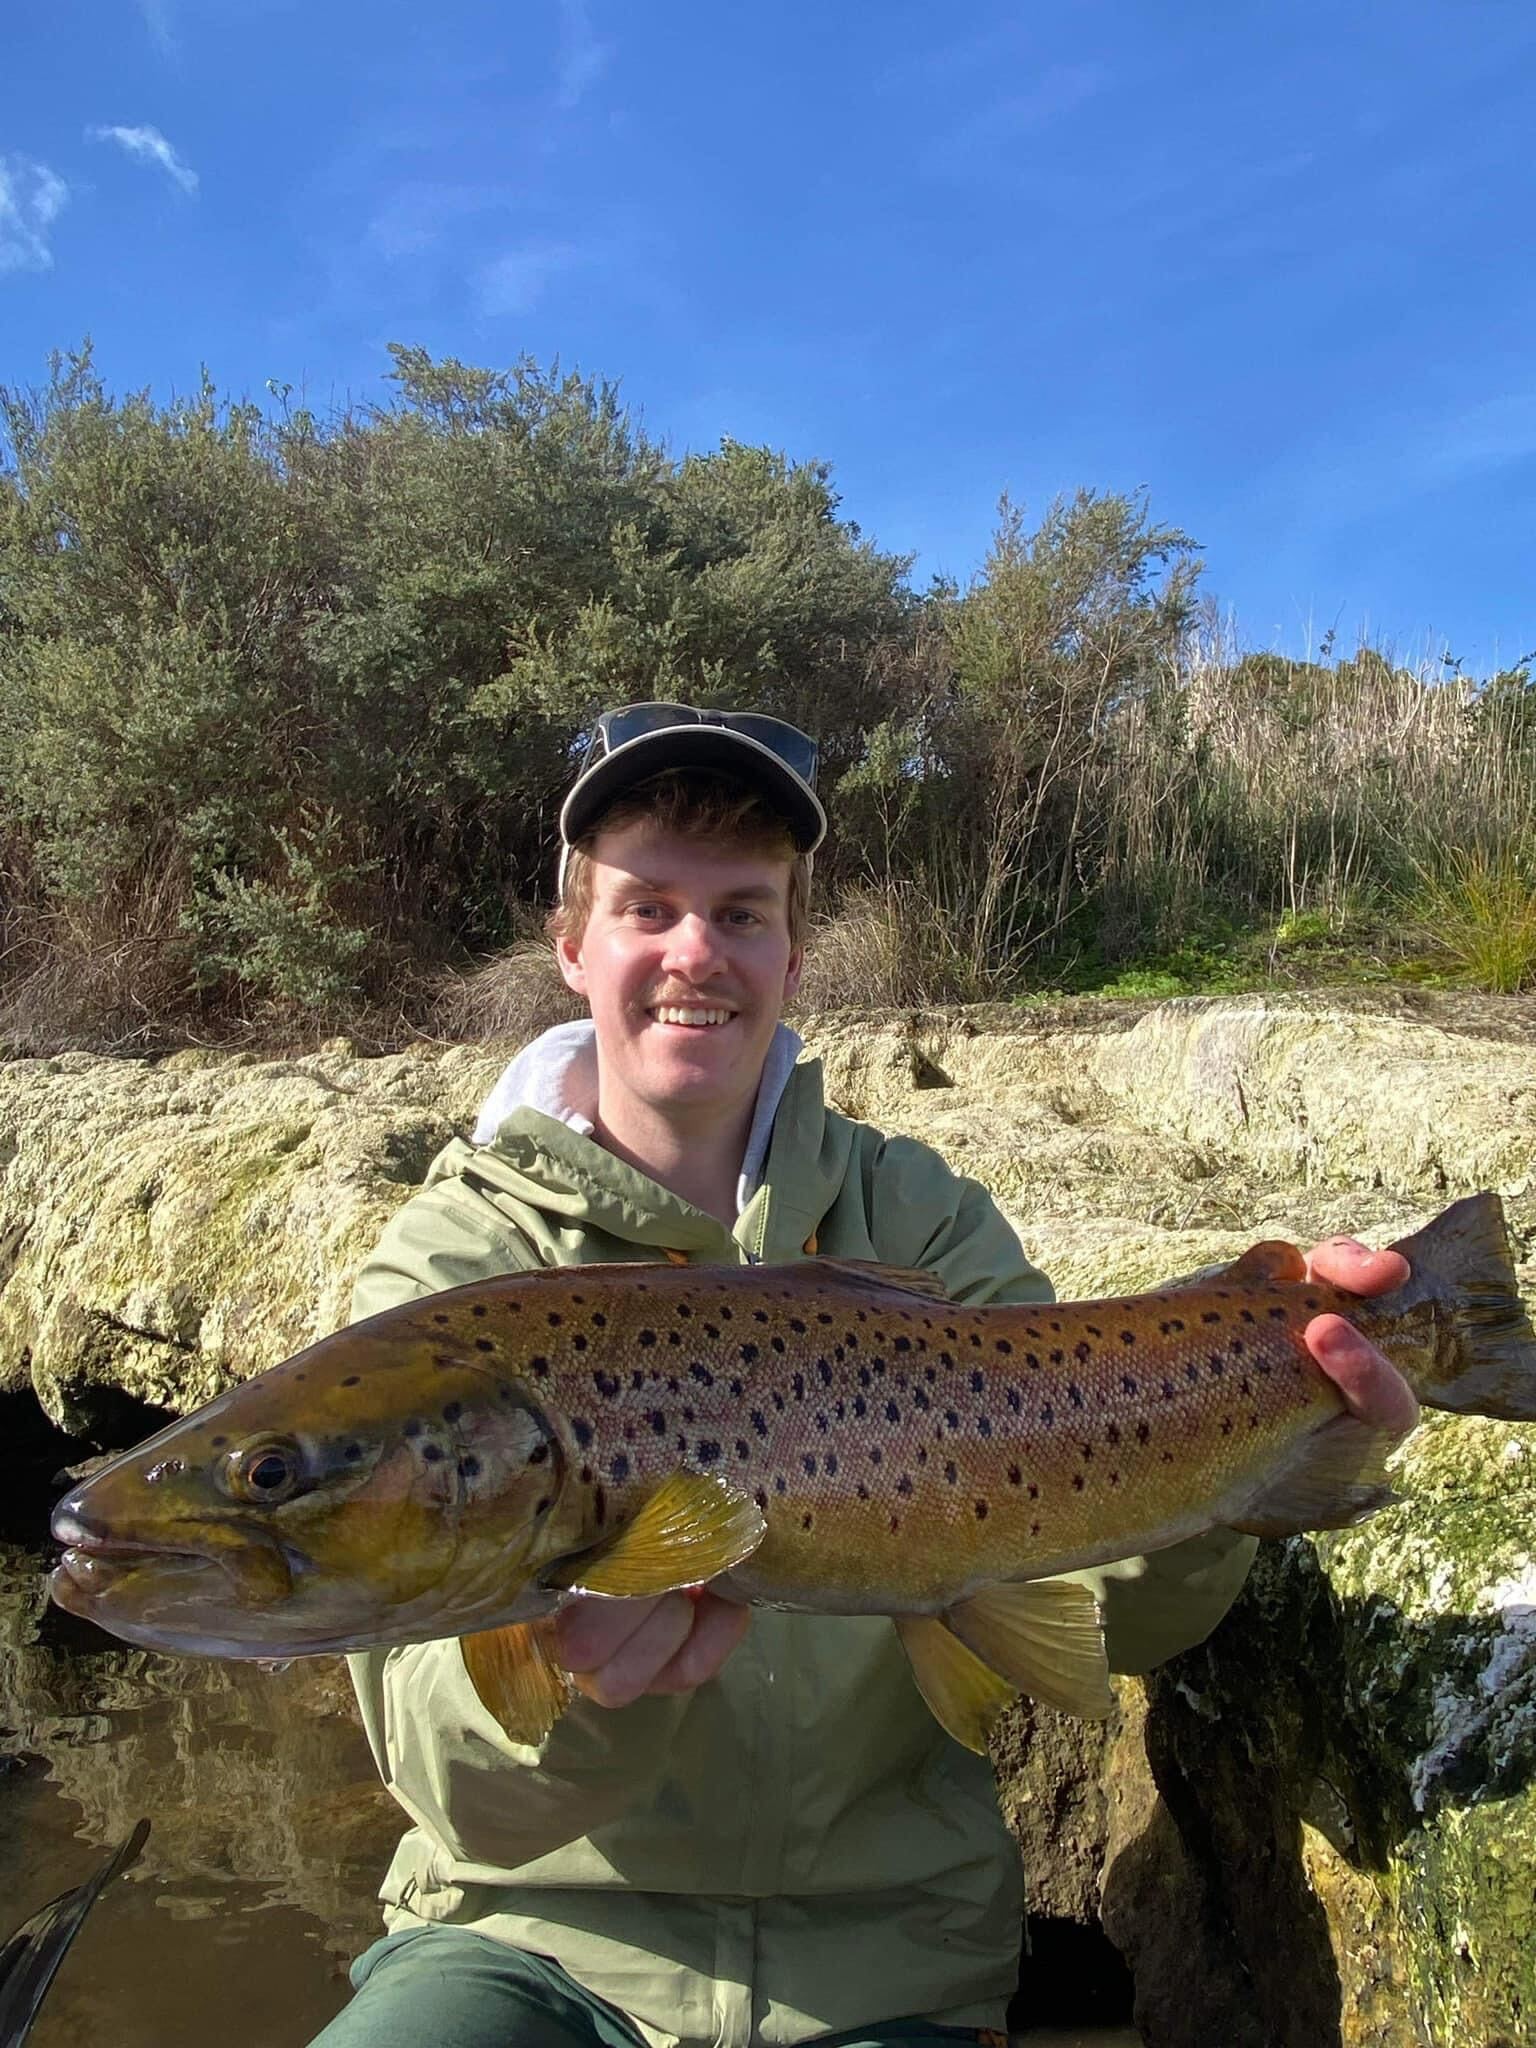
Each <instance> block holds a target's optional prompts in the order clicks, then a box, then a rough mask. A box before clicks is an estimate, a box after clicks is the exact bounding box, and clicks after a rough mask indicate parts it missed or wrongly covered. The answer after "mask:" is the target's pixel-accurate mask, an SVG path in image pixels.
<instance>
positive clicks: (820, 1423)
mask: <svg viewBox="0 0 1536 2048" xmlns="http://www.w3.org/2000/svg"><path fill="white" fill-rule="evenodd" d="M816 1427H817V1428H818V1429H819V1430H820V1431H821V1433H822V1435H823V1436H825V1435H826V1433H827V1427H828V1424H827V1411H826V1410H825V1409H824V1408H818V1409H817V1411H816Z"/></svg>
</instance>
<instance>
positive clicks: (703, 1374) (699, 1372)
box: [688, 1359, 715, 1387]
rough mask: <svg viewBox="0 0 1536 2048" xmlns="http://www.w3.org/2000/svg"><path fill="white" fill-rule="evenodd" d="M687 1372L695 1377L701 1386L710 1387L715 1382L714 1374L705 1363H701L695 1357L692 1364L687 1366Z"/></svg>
mask: <svg viewBox="0 0 1536 2048" xmlns="http://www.w3.org/2000/svg"><path fill="white" fill-rule="evenodd" d="M688 1372H689V1376H690V1377H691V1378H693V1379H696V1380H697V1381H698V1383H699V1385H700V1386H701V1387H712V1386H713V1385H714V1384H715V1376H714V1374H713V1373H712V1372H711V1371H710V1369H709V1367H708V1366H707V1365H701V1364H700V1362H699V1361H698V1359H695V1360H694V1361H693V1364H692V1365H690V1366H689V1368H688Z"/></svg>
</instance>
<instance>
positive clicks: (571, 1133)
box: [473, 1022, 852, 1261]
mask: <svg viewBox="0 0 1536 2048" xmlns="http://www.w3.org/2000/svg"><path fill="white" fill-rule="evenodd" d="M801 1050H802V1048H801V1041H800V1039H799V1038H798V1037H797V1036H796V1034H795V1033H794V1032H792V1031H790V1030H789V1029H788V1027H787V1026H786V1025H782V1024H781V1025H780V1026H779V1029H778V1032H777V1033H776V1034H775V1037H774V1040H773V1043H772V1045H771V1046H770V1048H769V1053H768V1058H767V1061H766V1062H765V1064H764V1069H763V1083H762V1086H761V1087H760V1089H759V1092H758V1107H757V1111H756V1114H755V1116H754V1120H753V1126H752V1132H751V1135H750V1136H749V1138H748V1143H747V1151H746V1156H745V1158H744V1160H743V1170H742V1176H741V1183H740V1185H739V1187H738V1197H739V1199H740V1202H741V1208H740V1213H739V1215H738V1217H737V1220H736V1227H735V1230H734V1231H728V1230H727V1229H726V1228H725V1226H724V1224H723V1223H721V1222H720V1220H719V1219H718V1217H714V1216H710V1215H706V1214H705V1212H704V1211H703V1210H702V1209H696V1208H695V1207H694V1206H693V1204H692V1203H691V1202H685V1201H684V1200H683V1199H682V1198H681V1197H680V1196H678V1195H674V1194H673V1193H671V1191H670V1190H669V1189H667V1188H664V1187H662V1186H660V1185H659V1183H658V1182H656V1181H654V1180H652V1179H651V1178H650V1177H649V1176H648V1175H647V1174H643V1173H641V1172H639V1171H638V1169H637V1168H635V1167H632V1166H629V1165H626V1163H625V1162H624V1161H623V1160H621V1159H618V1158H615V1156H614V1155H613V1153H611V1152H609V1151H607V1150H606V1149H605V1148H604V1147H603V1146H601V1145H599V1144H598V1142H597V1141H596V1139H595V1138H594V1137H593V1136H592V1135H591V1131H592V1122H591V1117H590V1115H589V1114H588V1113H587V1111H588V1109H589V1108H595V1106H596V1084H595V1059H596V1049H595V1042H594V1040H593V1036H592V1026H591V1025H590V1023H586V1022H583V1023H581V1024H575V1025H570V1024H567V1025H557V1026H556V1027H555V1028H554V1030H553V1031H548V1032H545V1033H544V1035H543V1037H542V1038H539V1039H536V1040H535V1041H534V1043H533V1044H532V1045H530V1046H527V1047H525V1048H524V1050H523V1051H522V1052H521V1053H519V1054H518V1056H517V1058H516V1059H515V1060H514V1061H513V1062H512V1063H511V1065H510V1066H509V1067H508V1068H507V1069H506V1071H505V1072H504V1073H503V1074H502V1076H501V1078H500V1080H498V1082H497V1083H496V1085H495V1087H494V1088H493V1089H492V1090H491V1092H490V1094H489V1095H488V1096H487V1097H486V1100H485V1103H484V1105H483V1106H482V1108H481V1112H480V1117H479V1121H478V1122H477V1124H476V1126H475V1134H474V1135H475V1141H476V1150H475V1153H474V1165H473V1172H474V1173H475V1175H476V1176H477V1178H479V1179H480V1180H482V1181H484V1182H485V1183H486V1184H487V1185H489V1186H491V1187H494V1188H495V1189H496V1190H497V1191H498V1192H499V1193H502V1194H505V1195H509V1196H511V1197H512V1198H513V1199H514V1200H518V1201H523V1202H527V1203H528V1204H530V1205H531V1206H533V1207H536V1208H538V1209H539V1210H541V1211H542V1212H543V1213H544V1214H545V1215H546V1216H547V1217H550V1218H555V1217H558V1218H560V1219H562V1220H563V1221H564V1222H566V1223H567V1224H569V1226H570V1227H572V1228H573V1229H576V1230H591V1229H596V1230H601V1231H603V1232H605V1233H606V1234H607V1235H609V1236H611V1237H615V1238H618V1239H620V1240H621V1241H622V1242H624V1243H626V1244H633V1245H635V1246H637V1247H643V1248H645V1249H647V1250H650V1251H653V1252H663V1251H676V1252H686V1253H688V1254H689V1255H690V1256H702V1257H704V1258H706V1259H710V1260H714V1261H725V1260H734V1259H740V1258H742V1257H743V1255H745V1256H746V1257H747V1258H748V1259H752V1260H774V1261H776V1260H781V1259H792V1258H798V1257H800V1256H801V1255H802V1253H803V1252H804V1251H805V1249H806V1246H807V1243H808V1242H809V1241H810V1240H811V1238H812V1237H813V1235H814V1233H815V1231H816V1228H817V1226H818V1224H819V1223H820V1221H821V1219H822V1217H823V1216H824V1215H825V1214H826V1212H827V1210H828V1208H829V1207H830V1206H831V1204H832V1202H833V1201H834V1200H835V1199H836V1197H837V1194H838V1191H839V1189H840V1188H841V1186H842V1184H843V1179H844V1176H845V1174H846V1171H847V1164H848V1157H849V1151H850V1147H851V1144H852V1126H850V1125H849V1124H848V1123H847V1122H846V1120H845V1119H844V1118H842V1117H839V1116H836V1115H835V1114H833V1113H831V1112H829V1111H828V1110H827V1108H826V1103H825V1098H824V1096H823V1092H822V1072H821V1062H820V1061H819V1060H816V1059H806V1058H803V1057H800V1056H799V1055H800V1054H801Z"/></svg>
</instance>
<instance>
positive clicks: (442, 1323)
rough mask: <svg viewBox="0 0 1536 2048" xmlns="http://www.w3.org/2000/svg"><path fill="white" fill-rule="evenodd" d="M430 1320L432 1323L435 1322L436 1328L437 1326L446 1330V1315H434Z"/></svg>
mask: <svg viewBox="0 0 1536 2048" xmlns="http://www.w3.org/2000/svg"><path fill="white" fill-rule="evenodd" d="M432 1320H433V1322H434V1323H436V1325H437V1327H438V1328H439V1329H440V1330H446V1329H447V1327H448V1318H447V1317H446V1316H434V1317H433V1318H432Z"/></svg>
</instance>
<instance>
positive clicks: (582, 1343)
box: [571, 1331, 587, 1351]
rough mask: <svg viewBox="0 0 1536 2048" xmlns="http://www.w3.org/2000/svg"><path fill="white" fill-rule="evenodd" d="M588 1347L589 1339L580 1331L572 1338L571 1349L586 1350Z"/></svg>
mask: <svg viewBox="0 0 1536 2048" xmlns="http://www.w3.org/2000/svg"><path fill="white" fill-rule="evenodd" d="M586 1348H587V1340H586V1338H585V1337H583V1336H582V1335H581V1333H580V1332H579V1331H578V1332H577V1334H576V1335H575V1336H574V1337H573V1338H572V1339H571V1349H572V1350H573V1351H585V1350H586Z"/></svg>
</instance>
